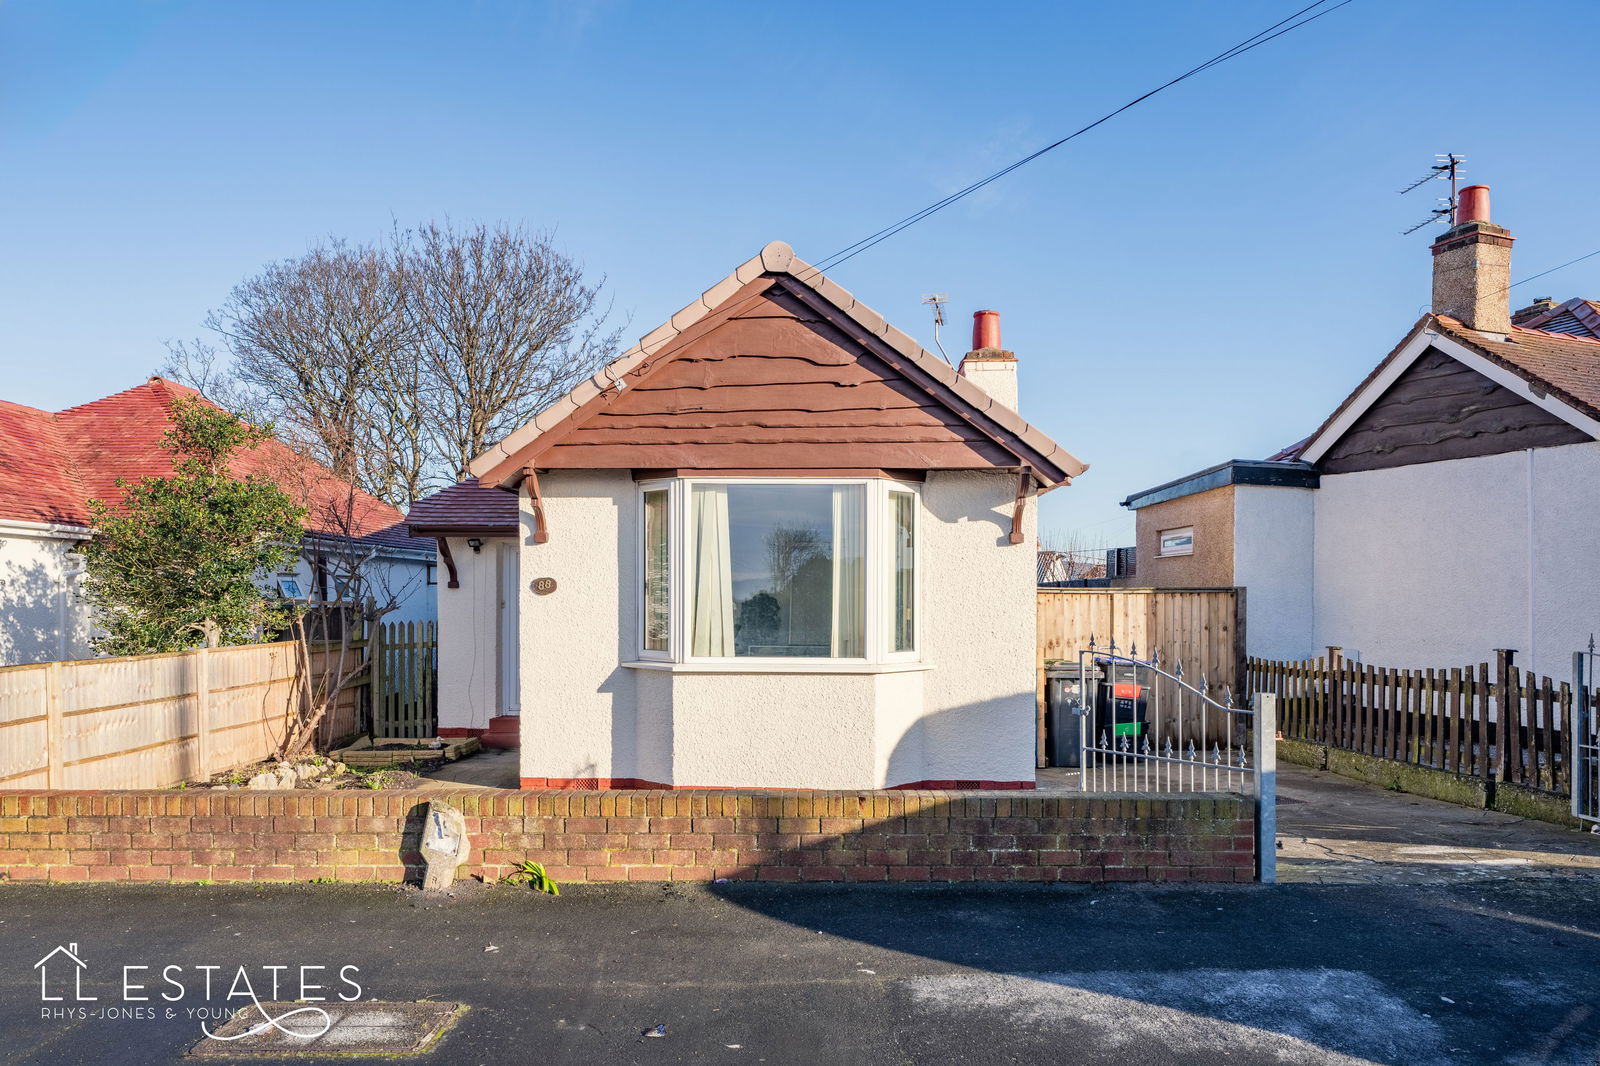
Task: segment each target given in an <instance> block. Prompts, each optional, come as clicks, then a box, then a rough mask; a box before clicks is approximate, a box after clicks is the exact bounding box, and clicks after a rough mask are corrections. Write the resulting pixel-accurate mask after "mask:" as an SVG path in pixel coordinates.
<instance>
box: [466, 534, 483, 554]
mask: <svg viewBox="0 0 1600 1066" xmlns="http://www.w3.org/2000/svg"><path fill="white" fill-rule="evenodd" d="M467 547H469V548H471V549H472V554H473V555H477V554H478V553H479V552H480V551H482V550H483V539H482V538H481V537H468V538H467Z"/></svg>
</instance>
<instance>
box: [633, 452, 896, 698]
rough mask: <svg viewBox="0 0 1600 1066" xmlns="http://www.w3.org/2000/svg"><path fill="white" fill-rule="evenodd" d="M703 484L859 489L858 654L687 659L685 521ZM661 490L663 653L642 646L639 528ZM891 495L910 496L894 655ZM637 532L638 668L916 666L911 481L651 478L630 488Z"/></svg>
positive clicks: (643, 552)
mask: <svg viewBox="0 0 1600 1066" xmlns="http://www.w3.org/2000/svg"><path fill="white" fill-rule="evenodd" d="M704 485H724V486H727V485H805V486H817V485H827V486H844V485H859V486H861V487H862V490H863V494H864V497H865V498H864V501H863V503H864V507H863V511H864V522H865V527H866V528H865V529H864V530H863V545H864V559H863V563H864V568H865V573H864V578H863V589H862V599H863V610H864V612H865V618H864V619H863V650H864V653H865V654H863V655H860V656H850V657H835V656H765V655H763V656H757V655H718V656H712V655H693V654H691V652H690V642H689V633H690V628H691V626H692V624H693V619H692V613H693V609H694V605H693V603H692V602H691V599H690V585H691V575H690V572H689V571H690V552H689V541H690V536H689V532H690V522H691V520H692V514H691V500H692V498H693V492H694V489H695V487H696V486H704ZM663 489H664V490H666V492H667V514H668V518H667V560H668V562H667V569H668V575H667V583H666V588H667V617H668V627H667V628H668V639H667V648H666V650H665V651H662V650H659V649H658V650H649V649H646V648H645V646H644V645H645V627H646V625H647V624H648V620H649V603H648V583H647V581H646V580H645V577H646V560H647V553H648V549H649V545H648V542H647V541H648V531H647V528H646V526H647V523H646V513H647V511H646V503H645V497H646V494H647V493H650V492H657V491H661V490H663ZM891 492H906V493H909V494H910V495H911V497H912V501H913V504H912V508H911V515H912V581H911V595H912V639H913V646H912V648H911V650H909V651H895V650H894V626H893V619H892V618H891V614H892V612H893V609H894V596H895V587H894V577H895V575H894V540H893V538H894V528H893V524H892V523H893V513H892V508H891V505H890V493H891ZM636 495H637V500H638V505H637V508H636V514H637V522H636V523H635V524H636V527H637V530H638V535H637V537H636V538H635V540H636V544H635V552H636V556H635V558H636V559H637V564H638V581H637V582H636V589H635V595H636V611H637V618H638V623H637V625H636V626H635V627H634V633H633V635H632V638H631V639H632V647H633V651H634V652H635V654H636V655H637V659H638V662H637V665H639V666H642V667H654V668H661V669H670V668H673V667H680V668H688V669H693V668H697V667H698V668H702V669H710V670H715V671H720V672H729V673H743V672H748V673H762V672H771V671H785V670H789V671H808V670H815V671H819V672H829V671H850V670H855V669H859V668H871V667H885V666H887V667H891V668H892V667H905V668H917V667H918V665H919V664H920V663H921V662H922V639H923V637H922V634H923V626H922V585H923V580H922V577H923V544H922V542H923V500H922V486H921V485H920V484H918V483H917V482H912V481H902V480H899V479H894V478H884V477H748V476H744V477H735V476H720V477H719V476H712V475H706V476H684V477H673V478H652V479H649V480H646V481H640V482H638V483H637V486H636Z"/></svg>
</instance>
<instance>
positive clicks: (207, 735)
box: [189, 648, 211, 781]
mask: <svg viewBox="0 0 1600 1066" xmlns="http://www.w3.org/2000/svg"><path fill="white" fill-rule="evenodd" d="M208 651H209V649H207V648H196V649H194V651H192V652H190V653H189V654H190V656H191V657H192V659H193V663H194V666H193V668H192V669H191V670H190V671H189V676H191V677H192V678H194V713H195V730H194V732H195V740H194V750H195V762H196V763H198V764H199V772H198V773H197V774H196V776H197V777H198V778H199V779H200V780H201V781H206V780H208V779H209V778H210V777H211V659H210V657H209V655H208V654H207V652H208Z"/></svg>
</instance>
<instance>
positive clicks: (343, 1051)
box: [189, 1002, 466, 1058]
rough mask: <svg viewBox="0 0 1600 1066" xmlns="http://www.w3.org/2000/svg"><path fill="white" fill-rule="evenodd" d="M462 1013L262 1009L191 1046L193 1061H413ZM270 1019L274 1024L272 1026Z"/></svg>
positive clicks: (445, 1007)
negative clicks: (366, 1057)
mask: <svg viewBox="0 0 1600 1066" xmlns="http://www.w3.org/2000/svg"><path fill="white" fill-rule="evenodd" d="M465 1009H466V1008H465V1007H463V1006H462V1005H461V1004H459V1003H432V1002H424V1003H382V1002H369V1003H315V1004H311V1003H263V1004H261V1005H260V1006H259V1007H256V1006H249V1007H246V1008H244V1009H243V1010H241V1011H240V1012H239V1013H238V1014H236V1015H234V1016H233V1017H232V1018H230V1019H228V1021H227V1023H226V1024H225V1025H223V1026H222V1028H220V1029H213V1030H212V1031H211V1032H212V1035H211V1036H208V1037H206V1038H205V1039H204V1040H202V1041H200V1043H198V1044H196V1045H195V1046H194V1047H193V1048H192V1049H191V1050H190V1051H189V1054H190V1055H191V1056H192V1057H196V1058H239V1057H242V1056H280V1055H379V1054H382V1055H415V1054H417V1053H418V1052H422V1051H426V1050H428V1049H429V1048H430V1047H432V1046H433V1042H434V1041H435V1040H437V1039H438V1038H439V1036H440V1034H441V1033H443V1032H444V1031H445V1030H446V1029H448V1028H449V1027H450V1024H451V1023H452V1022H453V1021H455V1019H456V1017H457V1016H458V1015H460V1014H461V1012H462V1011H463V1010H465ZM269 1019H274V1020H276V1024H273V1022H272V1021H269Z"/></svg>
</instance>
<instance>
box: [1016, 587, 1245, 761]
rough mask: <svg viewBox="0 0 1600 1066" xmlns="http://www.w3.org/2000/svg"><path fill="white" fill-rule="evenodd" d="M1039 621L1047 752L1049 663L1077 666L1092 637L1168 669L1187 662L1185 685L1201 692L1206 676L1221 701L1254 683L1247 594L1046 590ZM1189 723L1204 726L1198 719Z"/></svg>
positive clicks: (1040, 594)
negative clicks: (1249, 672) (1249, 668)
mask: <svg viewBox="0 0 1600 1066" xmlns="http://www.w3.org/2000/svg"><path fill="white" fill-rule="evenodd" d="M1037 623H1038V641H1037V646H1038V655H1037V666H1038V671H1037V673H1038V678H1037V686H1038V688H1037V699H1038V707H1039V717H1038V741H1039V751H1040V753H1041V754H1042V753H1043V751H1044V676H1045V675H1044V668H1045V664H1046V663H1047V662H1050V661H1053V660H1071V661H1076V659H1077V657H1078V653H1079V652H1080V651H1082V650H1085V649H1087V647H1088V646H1089V641H1090V638H1091V637H1092V638H1093V639H1094V641H1095V644H1096V647H1097V648H1099V649H1100V650H1106V649H1107V648H1108V647H1109V645H1110V643H1111V642H1112V641H1115V642H1116V646H1117V650H1118V651H1119V652H1121V653H1122V654H1130V653H1132V652H1133V651H1134V649H1137V654H1138V657H1139V658H1141V659H1146V660H1148V659H1149V658H1150V657H1151V656H1152V655H1154V654H1156V653H1159V654H1160V657H1161V663H1162V666H1163V667H1165V668H1166V669H1169V670H1170V669H1172V668H1173V667H1174V666H1175V665H1176V664H1178V663H1182V664H1183V672H1184V680H1186V681H1188V682H1190V683H1191V684H1194V685H1197V686H1198V685H1199V683H1200V679H1201V678H1202V677H1203V678H1205V680H1206V683H1207V685H1208V688H1209V691H1210V694H1211V695H1212V696H1214V697H1219V698H1220V697H1221V695H1222V693H1223V692H1224V691H1225V690H1226V691H1231V692H1233V693H1234V694H1236V695H1239V696H1240V698H1241V699H1242V698H1243V697H1242V693H1243V692H1244V691H1245V690H1246V688H1247V687H1248V684H1249V682H1248V679H1247V678H1246V676H1245V672H1244V671H1245V656H1244V590H1243V589H1233V588H1210V589H1128V588H1109V589H1058V588H1041V589H1039V590H1038V596H1037ZM1197 713H1198V712H1197ZM1185 725H1186V727H1198V725H1199V719H1198V718H1195V720H1194V721H1193V722H1186V723H1185ZM1206 739H1209V740H1222V739H1225V738H1223V737H1220V736H1219V737H1209V738H1206Z"/></svg>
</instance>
